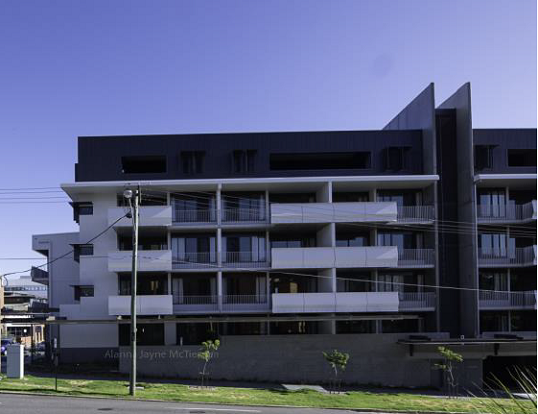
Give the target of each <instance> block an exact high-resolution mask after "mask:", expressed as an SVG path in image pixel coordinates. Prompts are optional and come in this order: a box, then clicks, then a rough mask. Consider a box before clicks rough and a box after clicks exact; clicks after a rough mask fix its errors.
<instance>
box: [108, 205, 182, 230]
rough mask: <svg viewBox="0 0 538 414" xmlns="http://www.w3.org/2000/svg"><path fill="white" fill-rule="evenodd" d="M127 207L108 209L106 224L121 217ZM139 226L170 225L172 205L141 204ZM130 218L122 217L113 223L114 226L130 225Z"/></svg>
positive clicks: (131, 221)
mask: <svg viewBox="0 0 538 414" xmlns="http://www.w3.org/2000/svg"><path fill="white" fill-rule="evenodd" d="M128 211H129V209H128V208H127V207H114V208H109V209H108V224H109V225H112V223H114V222H115V221H116V220H117V219H119V218H120V217H123V216H124V215H125V214H126V213H127V212H128ZM139 212H140V213H139V217H140V220H139V223H138V224H139V226H141V227H162V226H170V225H172V207H170V206H141V207H140V208H139ZM132 225H133V220H132V219H131V218H127V217H123V218H122V219H121V220H120V221H118V222H117V223H116V224H114V227H130V226H132Z"/></svg>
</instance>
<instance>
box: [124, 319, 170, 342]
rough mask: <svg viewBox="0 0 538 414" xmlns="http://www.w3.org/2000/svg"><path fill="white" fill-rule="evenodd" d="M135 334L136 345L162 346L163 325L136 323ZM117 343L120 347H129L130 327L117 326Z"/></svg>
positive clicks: (125, 325) (125, 324)
mask: <svg viewBox="0 0 538 414" xmlns="http://www.w3.org/2000/svg"><path fill="white" fill-rule="evenodd" d="M136 328H137V334H136V343H137V345H146V346H147V345H164V323H138V324H137V326H136ZM118 336H119V338H118V341H119V345H120V346H129V344H130V338H131V325H130V324H128V323H122V324H120V325H118Z"/></svg>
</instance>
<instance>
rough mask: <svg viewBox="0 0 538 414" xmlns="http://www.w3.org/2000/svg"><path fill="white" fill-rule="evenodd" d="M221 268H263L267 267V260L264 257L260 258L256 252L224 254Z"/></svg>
mask: <svg viewBox="0 0 538 414" xmlns="http://www.w3.org/2000/svg"><path fill="white" fill-rule="evenodd" d="M222 267H229V268H241V267H242V268H263V267H269V260H268V259H267V258H266V257H260V256H259V254H258V253H257V252H225V253H224V255H223V258H222Z"/></svg>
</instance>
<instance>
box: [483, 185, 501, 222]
mask: <svg viewBox="0 0 538 414" xmlns="http://www.w3.org/2000/svg"><path fill="white" fill-rule="evenodd" d="M478 198H479V204H478V216H479V217H491V218H493V217H496V218H498V217H506V213H507V211H506V204H507V203H506V191H505V190H504V189H498V190H493V189H492V190H480V191H479V192H478Z"/></svg>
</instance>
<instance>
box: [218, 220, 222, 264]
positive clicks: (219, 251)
mask: <svg viewBox="0 0 538 414" xmlns="http://www.w3.org/2000/svg"><path fill="white" fill-rule="evenodd" d="M217 266H218V267H221V266H222V229H221V228H220V227H219V228H218V229H217Z"/></svg>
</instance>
